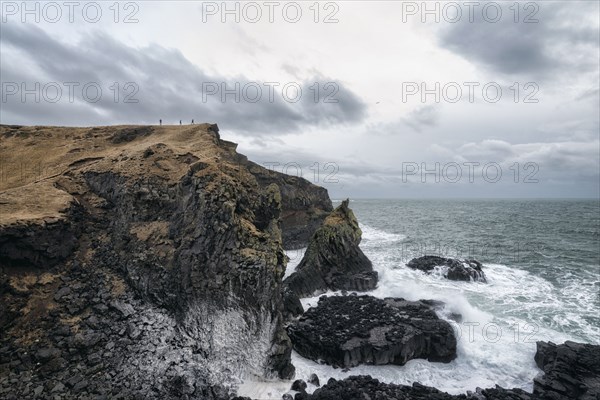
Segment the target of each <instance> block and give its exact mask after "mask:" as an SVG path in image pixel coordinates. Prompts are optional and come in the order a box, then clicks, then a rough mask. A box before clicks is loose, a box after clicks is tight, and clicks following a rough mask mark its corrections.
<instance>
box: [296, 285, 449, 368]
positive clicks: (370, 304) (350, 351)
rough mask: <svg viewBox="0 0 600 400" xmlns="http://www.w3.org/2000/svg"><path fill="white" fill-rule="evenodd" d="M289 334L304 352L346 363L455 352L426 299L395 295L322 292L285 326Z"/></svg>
mask: <svg viewBox="0 0 600 400" xmlns="http://www.w3.org/2000/svg"><path fill="white" fill-rule="evenodd" d="M288 334H289V336H290V339H291V340H292V343H293V345H294V350H296V351H297V352H298V353H299V354H300V355H302V356H303V357H306V358H310V359H312V360H315V361H317V360H323V361H324V362H326V363H327V364H330V365H334V366H338V367H344V368H348V367H355V366H357V365H359V364H375V365H383V364H398V365H404V364H406V362H407V361H409V360H412V359H414V358H425V359H427V360H429V361H440V362H450V361H452V360H453V359H454V358H456V337H455V335H454V331H453V330H452V327H451V326H450V324H449V323H448V322H446V321H444V320H442V319H440V318H438V316H437V315H436V314H435V312H434V311H433V310H432V308H431V306H430V305H429V304H426V303H424V302H418V301H416V302H415V301H406V300H404V299H399V298H398V299H395V298H387V299H384V300H382V299H377V298H375V297H372V296H356V295H350V296H330V297H327V296H322V297H321V298H320V299H319V303H318V305H317V307H313V308H310V309H309V310H308V311H307V312H306V313H304V314H303V315H302V316H301V317H300V318H299V320H298V321H294V322H293V323H292V324H291V325H290V326H288Z"/></svg>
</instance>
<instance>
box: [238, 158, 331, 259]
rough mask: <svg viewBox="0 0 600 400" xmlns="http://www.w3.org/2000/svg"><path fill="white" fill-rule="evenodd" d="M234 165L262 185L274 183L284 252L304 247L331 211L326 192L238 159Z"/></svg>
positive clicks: (307, 183) (303, 181)
mask: <svg viewBox="0 0 600 400" xmlns="http://www.w3.org/2000/svg"><path fill="white" fill-rule="evenodd" d="M238 162H239V163H240V164H242V165H244V166H245V167H246V168H247V169H248V171H249V172H250V173H251V174H252V175H254V177H255V178H256V180H257V182H258V183H259V184H260V185H262V186H268V185H270V184H272V183H275V184H277V186H278V187H279V190H280V193H281V208H282V213H281V228H282V240H283V247H284V248H285V249H286V250H293V249H301V248H303V247H307V246H308V243H309V240H310V238H311V237H312V235H313V233H314V232H315V231H316V230H317V229H318V228H319V226H321V224H322V223H323V221H324V220H325V218H326V217H327V215H329V213H330V212H331V211H332V210H333V206H332V204H331V200H330V199H329V195H328V193H327V189H325V188H322V187H319V186H315V185H313V184H312V183H310V182H309V181H307V180H306V179H303V178H300V177H296V176H291V175H285V174H282V173H280V172H277V171H273V170H267V169H265V168H263V167H261V166H259V165H257V164H255V163H253V162H251V161H248V160H247V158H246V157H244V156H241V157H239V158H238Z"/></svg>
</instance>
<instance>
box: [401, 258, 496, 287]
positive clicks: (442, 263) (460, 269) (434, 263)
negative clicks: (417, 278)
mask: <svg viewBox="0 0 600 400" xmlns="http://www.w3.org/2000/svg"><path fill="white" fill-rule="evenodd" d="M406 266H407V267H409V268H412V269H418V270H421V271H423V272H426V273H431V272H432V271H433V270H434V269H435V268H436V267H440V268H442V273H443V275H444V276H445V277H446V278H448V279H450V280H453V281H467V282H468V281H476V282H487V280H486V278H485V274H484V273H483V269H482V267H483V265H481V263H480V262H479V261H477V260H462V261H461V260H455V259H453V258H445V257H438V256H423V257H419V258H413V259H412V260H410V261H409V262H408V264H406Z"/></svg>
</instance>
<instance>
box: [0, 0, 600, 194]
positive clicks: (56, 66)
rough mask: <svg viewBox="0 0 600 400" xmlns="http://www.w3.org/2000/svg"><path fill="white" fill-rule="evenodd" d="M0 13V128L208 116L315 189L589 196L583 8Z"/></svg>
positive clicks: (593, 85) (595, 177)
mask: <svg viewBox="0 0 600 400" xmlns="http://www.w3.org/2000/svg"><path fill="white" fill-rule="evenodd" d="M0 13H1V16H0V17H1V21H0V53H1V59H0V72H1V77H0V78H1V79H0V80H1V83H2V88H1V89H2V93H1V97H2V98H1V103H0V107H1V108H0V123H2V124H22V125H65V126H93V125H117V124H158V123H159V119H162V121H163V123H164V124H179V121H180V120H181V121H182V123H183V124H189V123H191V120H192V119H193V120H194V121H195V122H211V123H217V124H218V125H219V128H220V131H221V137H222V138H224V139H227V140H230V141H233V142H236V143H238V144H239V146H238V151H239V152H240V153H243V154H246V155H247V156H248V157H249V158H250V159H251V160H253V161H255V162H257V163H259V164H261V165H263V166H265V167H267V168H272V169H275V170H277V171H280V172H286V173H289V174H293V175H302V176H303V177H305V178H306V179H308V180H310V181H312V182H314V183H316V184H318V185H322V186H325V187H326V188H327V189H328V190H329V193H330V196H331V197H332V198H333V199H340V198H345V197H350V198H449V197H459V198H469V197H474V198H481V197H484V198H515V197H530V198H555V197H585V198H596V199H597V198H599V196H600V192H599V191H600V189H599V185H600V183H599V182H600V171H599V170H600V142H599V140H600V64H599V62H600V61H599V60H600V42H599V41H600V38H599V36H600V33H599V32H600V31H599V29H600V28H599V27H600V10H599V2H597V1H536V2H514V1H497V2H484V1H481V2H478V1H472V2H469V1H466V2H437V1H428V2H422V1H418V2H412V1H368V2H367V1H335V2H328V1H321V2H316V1H299V2H285V1H272V2H270V1H265V2H260V1H259V2H235V1H230V2H222V1H218V2H200V1H169V2H166V1H132V2H127V1H123V2H118V3H117V2H113V1H108V2H100V1H99V2H85V1H82V2H78V1H75V2H71V3H69V2H62V1H58V2H28V3H27V4H25V5H24V3H22V2H21V1H18V2H13V1H3V2H0ZM0 141H1V138H0Z"/></svg>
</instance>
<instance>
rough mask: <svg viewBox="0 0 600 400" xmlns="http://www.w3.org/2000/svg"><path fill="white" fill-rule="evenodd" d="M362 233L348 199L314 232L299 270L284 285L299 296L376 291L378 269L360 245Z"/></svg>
mask: <svg viewBox="0 0 600 400" xmlns="http://www.w3.org/2000/svg"><path fill="white" fill-rule="evenodd" d="M361 236H362V232H361V230H360V228H359V226H358V221H357V220H356V217H355V216H354V213H353V212H352V210H351V209H350V208H349V207H348V200H345V201H343V202H342V204H341V205H340V206H338V207H337V208H336V209H335V210H334V211H333V212H332V213H331V214H329V215H328V216H327V218H325V221H323V224H322V225H321V227H319V229H317V231H316V232H315V233H314V235H313V236H312V238H311V239H310V243H309V245H308V248H307V249H306V252H305V253H304V257H303V258H302V261H300V264H298V267H297V268H296V271H295V272H294V273H293V274H292V275H290V276H289V277H288V278H287V279H286V280H285V281H284V284H285V286H286V288H288V289H289V290H290V291H291V292H292V293H294V294H295V295H296V296H298V297H308V296H312V295H314V294H315V293H317V294H318V293H323V292H325V291H327V290H357V291H367V290H372V289H374V288H375V287H376V286H377V272H375V271H373V266H372V264H371V261H369V259H368V258H367V256H365V254H364V253H363V252H362V250H361V249H360V247H359V246H358V245H359V244H360V241H361Z"/></svg>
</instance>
